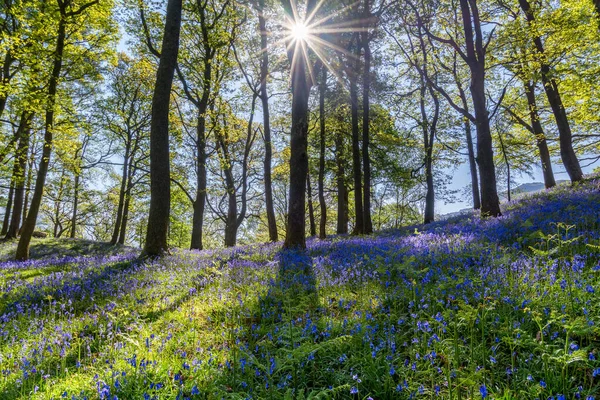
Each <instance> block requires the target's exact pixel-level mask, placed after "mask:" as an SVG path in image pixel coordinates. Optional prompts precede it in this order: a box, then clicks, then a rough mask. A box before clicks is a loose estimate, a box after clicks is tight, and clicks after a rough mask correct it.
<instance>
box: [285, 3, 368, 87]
mask: <svg viewBox="0 0 600 400" xmlns="http://www.w3.org/2000/svg"><path fill="white" fill-rule="evenodd" d="M323 4H325V0H320V1H319V2H318V3H317V4H316V5H315V6H314V8H313V9H312V11H310V13H309V14H308V15H306V16H305V17H302V16H301V12H300V10H299V9H298V4H297V2H296V0H290V9H291V12H287V13H286V16H285V17H286V21H285V22H284V24H283V30H284V35H283V37H282V38H281V39H280V40H278V41H277V42H278V43H284V44H285V45H286V50H287V52H288V54H289V55H290V60H291V71H290V78H291V79H292V80H293V79H294V77H295V74H298V73H300V72H302V73H305V72H308V74H309V76H308V79H310V80H311V81H312V82H314V81H315V77H314V65H315V61H311V54H313V55H314V56H315V57H316V60H318V61H317V62H319V63H321V64H322V65H323V66H324V67H326V68H327V69H328V70H329V72H330V73H331V74H332V75H334V76H335V77H336V78H337V79H338V80H339V81H342V77H341V75H340V73H339V69H336V68H335V67H334V66H333V63H332V59H333V58H334V55H336V54H337V55H341V54H343V55H344V56H347V57H349V58H355V57H356V56H355V55H354V54H353V53H352V52H350V51H348V49H347V48H346V47H345V46H344V45H343V44H342V42H343V38H342V34H344V33H356V34H357V33H359V32H364V31H365V30H367V29H368V28H367V27H366V24H365V21H363V20H360V19H347V20H342V21H338V22H334V21H335V19H336V18H337V17H340V16H342V15H344V14H348V15H351V11H352V10H353V9H354V8H356V7H357V5H358V3H353V4H351V5H349V6H346V7H343V8H341V9H339V10H336V11H332V12H330V13H328V14H327V15H323V16H322V17H321V18H319V19H317V18H316V17H317V16H318V15H319V11H320V9H321V7H322V6H323ZM300 67H302V68H300Z"/></svg>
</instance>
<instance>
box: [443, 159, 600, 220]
mask: <svg viewBox="0 0 600 400" xmlns="http://www.w3.org/2000/svg"><path fill="white" fill-rule="evenodd" d="M552 162H553V163H552V170H553V171H554V177H555V179H556V180H557V181H561V180H569V175H567V172H566V171H565V168H564V167H563V165H562V163H561V162H560V160H559V159H556V158H555V159H553V160H552ZM582 164H583V163H582ZM598 167H600V161H597V162H595V163H593V164H591V165H589V166H587V167H582V170H583V173H584V174H589V173H592V172H593V170H594V168H598ZM449 172H451V171H449ZM532 172H533V179H532V178H531V177H529V176H517V177H516V178H515V179H514V180H513V181H514V182H515V183H516V185H514V184H513V186H512V187H513V188H515V187H516V186H518V185H522V184H524V183H533V182H541V183H543V182H544V176H543V174H542V168H541V167H537V166H536V167H535V168H534V170H533V171H532ZM451 175H452V182H451V183H449V184H448V188H449V189H459V190H460V189H463V188H465V187H466V186H467V185H469V184H470V183H471V175H470V172H469V164H468V163H467V162H464V163H463V164H461V165H460V166H459V167H458V168H457V169H456V170H454V172H452V174H451ZM504 191H506V187H503V186H500V185H498V192H504ZM457 197H459V198H463V197H464V196H462V193H459V195H458V196H457ZM472 204H473V203H472V201H471V199H470V198H465V199H464V200H463V201H460V202H456V203H451V204H445V203H444V201H443V200H437V201H436V203H435V208H436V214H440V215H443V214H448V213H452V212H456V211H460V210H462V209H465V208H470V207H471V206H472Z"/></svg>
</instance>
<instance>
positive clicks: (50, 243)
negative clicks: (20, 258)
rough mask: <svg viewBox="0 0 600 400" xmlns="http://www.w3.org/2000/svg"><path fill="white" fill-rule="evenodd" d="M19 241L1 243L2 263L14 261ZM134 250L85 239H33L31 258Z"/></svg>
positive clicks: (110, 253) (0, 260) (109, 253)
mask: <svg viewBox="0 0 600 400" xmlns="http://www.w3.org/2000/svg"><path fill="white" fill-rule="evenodd" d="M17 244H18V240H9V241H3V242H0V262H2V261H9V260H13V259H14V256H15V252H16V249H17ZM128 250H133V249H132V248H131V247H127V246H123V245H111V244H110V243H106V242H94V241H92V240H85V239H32V241H31V247H30V250H29V257H30V259H32V260H37V259H43V258H47V257H51V256H61V257H68V256H73V257H74V256H96V255H105V256H110V255H117V254H122V253H123V252H125V251H128Z"/></svg>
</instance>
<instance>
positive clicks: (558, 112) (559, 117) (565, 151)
mask: <svg viewBox="0 0 600 400" xmlns="http://www.w3.org/2000/svg"><path fill="white" fill-rule="evenodd" d="M519 5H520V6H521V9H522V10H523V13H525V18H526V19H527V23H528V24H530V25H534V24H535V22H536V21H535V16H534V14H533V10H532V9H531V5H530V4H529V2H528V1H527V0H519ZM533 43H534V45H535V48H536V51H537V53H538V55H539V56H540V62H541V65H540V72H541V78H542V83H543V84H544V91H545V92H546V97H547V98H548V103H550V107H551V108H552V113H553V114H554V119H555V120H556V126H557V128H558V136H559V143H560V157H561V159H562V162H563V164H564V166H565V169H566V170H567V173H568V174H569V177H570V178H571V182H579V181H581V180H583V172H582V171H581V166H580V165H579V160H578V159H577V155H576V154H575V150H574V149H573V136H572V134H571V125H570V124H569V119H568V117H567V112H566V110H565V107H564V105H563V103H562V98H561V95H560V91H559V89H558V83H557V81H556V79H554V78H553V77H552V76H551V67H550V64H549V63H548V60H547V59H546V55H545V53H544V45H543V43H542V38H541V37H539V36H535V37H534V38H533Z"/></svg>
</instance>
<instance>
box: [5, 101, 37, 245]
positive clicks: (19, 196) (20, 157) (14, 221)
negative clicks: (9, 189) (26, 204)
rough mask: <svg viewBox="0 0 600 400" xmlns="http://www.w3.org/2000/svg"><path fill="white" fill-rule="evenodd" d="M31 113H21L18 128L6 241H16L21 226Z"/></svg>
mask: <svg viewBox="0 0 600 400" xmlns="http://www.w3.org/2000/svg"><path fill="white" fill-rule="evenodd" d="M32 119H33V113H27V112H23V114H22V115H21V122H20V123H19V128H18V129H22V130H23V133H21V134H20V138H19V145H18V147H17V153H16V157H15V163H16V164H15V166H16V167H17V168H16V174H15V196H14V202H13V211H12V215H11V219H10V224H9V226H8V230H7V232H6V239H16V238H17V235H18V233H19V227H20V226H21V213H22V211H23V200H24V197H25V169H26V168H27V158H28V156H29V136H30V134H31V120H32Z"/></svg>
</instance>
